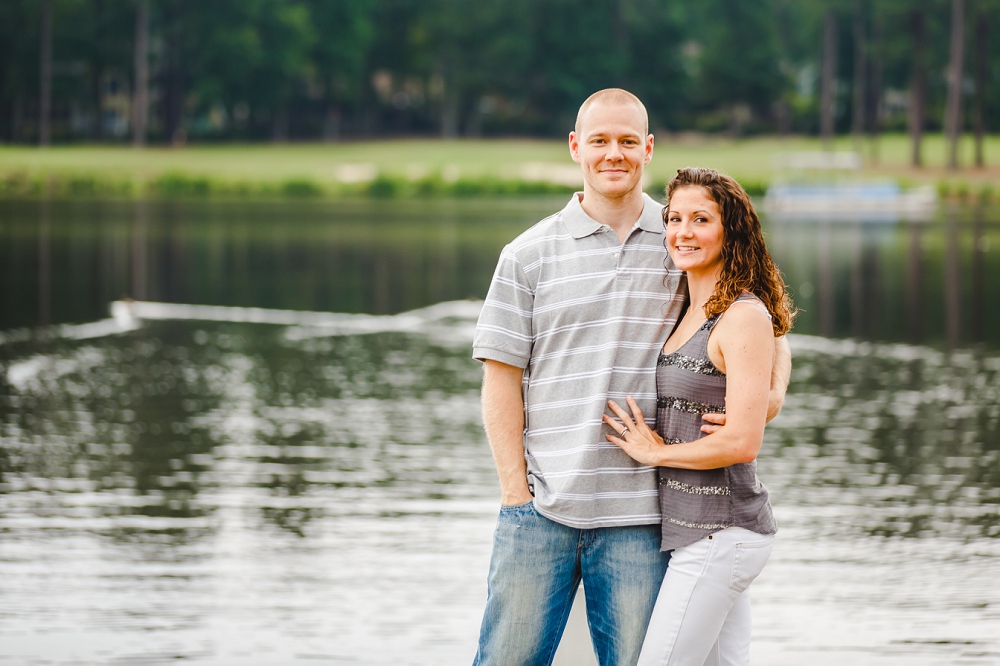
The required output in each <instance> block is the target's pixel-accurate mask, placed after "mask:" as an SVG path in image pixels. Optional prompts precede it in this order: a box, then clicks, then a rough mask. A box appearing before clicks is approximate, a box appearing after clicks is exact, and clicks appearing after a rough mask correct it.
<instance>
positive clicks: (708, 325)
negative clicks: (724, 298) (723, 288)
mask: <svg viewBox="0 0 1000 666" xmlns="http://www.w3.org/2000/svg"><path fill="white" fill-rule="evenodd" d="M741 302H747V303H753V304H754V305H757V306H758V307H761V308H763V309H764V312H767V318H768V319H772V317H771V313H770V311H768V309H767V306H766V305H764V301H762V300H760V299H759V298H757V296H756V295H754V294H751V293H750V292H749V291H744V292H743V293H742V294H740V295H739V296H737V297H736V299H735V300H733V302H732V303H730V304H729V307H730V308H731V307H733V305H734V304H735V303H741ZM728 311H729V308H726V310H725V311H723V312H720V313H719V314H715V315H712V316H711V317H709V318H708V320H707V321H706V322H705V323H704V325H703V326H702V328H703V329H704V330H707V331H708V332H709V333H711V332H712V329H714V328H715V325H716V324H718V323H719V320H720V319H722V315H724V314H726V312H728ZM706 341H707V339H706Z"/></svg>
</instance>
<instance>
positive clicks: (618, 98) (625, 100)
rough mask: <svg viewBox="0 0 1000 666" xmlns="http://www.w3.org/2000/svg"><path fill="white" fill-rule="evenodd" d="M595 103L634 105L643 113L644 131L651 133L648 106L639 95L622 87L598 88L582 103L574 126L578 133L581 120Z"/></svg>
mask: <svg viewBox="0 0 1000 666" xmlns="http://www.w3.org/2000/svg"><path fill="white" fill-rule="evenodd" d="M595 104H607V105H615V104H617V105H621V106H634V107H635V108H637V109H639V111H640V112H641V113H642V118H643V133H644V134H649V115H648V114H647V113H646V107H645V106H643V104H642V102H641V101H639V98H638V97H636V96H635V95H633V94H632V93H630V92H629V91H627V90H622V89H621V88H605V89H604V90H598V91H597V92H595V93H594V94H593V95H591V96H590V97H588V98H587V99H586V100H585V101H584V102H583V104H581V105H580V110H579V111H577V113H576V127H575V128H574V129H575V131H576V133H577V134H579V133H580V120H581V119H582V118H583V116H584V114H586V112H587V110H588V109H589V108H590V107H592V106H594V105H595Z"/></svg>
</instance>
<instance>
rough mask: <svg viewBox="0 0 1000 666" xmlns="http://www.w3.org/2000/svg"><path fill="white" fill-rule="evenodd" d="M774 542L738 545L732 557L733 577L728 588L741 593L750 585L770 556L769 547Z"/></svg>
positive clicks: (752, 542) (764, 541) (754, 542)
mask: <svg viewBox="0 0 1000 666" xmlns="http://www.w3.org/2000/svg"><path fill="white" fill-rule="evenodd" d="M773 543H774V540H773V539H772V538H768V539H767V540H761V541H751V542H749V543H746V542H744V543H738V544H736V548H735V551H736V552H735V555H734V557H733V577H732V579H731V580H730V581H729V587H730V588H731V589H732V590H734V591H736V592H743V591H744V590H746V589H747V588H748V587H750V583H752V582H753V581H754V579H756V578H757V576H759V575H760V572H761V571H763V570H764V565H765V564H767V559H768V558H769V557H770V556H771V546H772V545H773Z"/></svg>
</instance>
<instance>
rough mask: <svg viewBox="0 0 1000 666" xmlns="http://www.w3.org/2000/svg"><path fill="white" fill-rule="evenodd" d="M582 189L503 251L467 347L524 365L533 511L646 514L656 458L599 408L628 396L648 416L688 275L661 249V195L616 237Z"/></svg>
mask: <svg viewBox="0 0 1000 666" xmlns="http://www.w3.org/2000/svg"><path fill="white" fill-rule="evenodd" d="M579 196H580V195H574V196H573V198H572V199H571V200H570V202H569V203H568V204H567V205H566V207H565V208H563V210H562V211H560V212H559V213H556V214H555V215H553V216H551V217H548V218H546V219H544V220H542V221H541V222H539V223H538V224H536V225H535V226H533V227H531V228H530V229H528V230H527V231H525V232H524V233H523V234H521V235H520V236H518V237H517V238H516V239H515V240H514V241H513V242H512V243H511V244H510V245H508V246H506V247H505V248H504V249H503V252H501V253H500V260H499V262H498V264H497V269H496V273H495V274H494V276H493V282H492V283H491V285H490V290H489V293H488V294H487V296H486V301H485V302H484V304H483V310H482V314H481V315H480V317H479V323H478V324H477V326H476V335H475V340H474V342H473V356H474V357H475V358H477V359H479V360H487V359H489V360H494V361H500V362H501V363H507V364H509V365H513V366H517V367H520V368H524V369H525V371H524V384H523V391H524V404H525V430H524V448H525V459H526V460H527V467H528V477H529V482H530V483H531V485H532V489H533V491H534V493H535V507H536V508H537V510H538V511H539V512H540V513H542V514H543V515H545V516H547V517H548V518H550V519H552V520H554V521H556V522H559V523H562V524H564V525H569V526H571V527H581V528H592V527H610V526H616V525H646V524H655V523H659V522H660V508H659V503H658V498H657V473H656V468H654V467H648V466H645V465H640V464H639V463H637V462H635V461H634V460H632V459H631V458H629V457H628V456H627V455H626V454H625V453H624V452H623V451H622V450H621V449H619V448H618V447H617V446H615V445H614V444H612V443H611V442H608V441H607V440H606V439H604V436H605V435H606V434H607V433H609V432H610V430H609V429H608V428H607V426H605V425H604V424H603V423H602V422H601V416H602V415H603V414H604V413H605V411H607V401H608V399H614V400H615V401H616V402H618V403H619V404H622V405H624V404H625V396H626V395H631V396H632V397H633V398H635V400H636V401H637V402H638V403H639V406H640V407H641V408H642V411H643V414H644V416H645V417H646V419H647V422H648V423H649V424H650V425H651V426H652V424H653V422H654V420H655V417H656V359H657V356H658V355H659V352H660V349H661V348H662V347H663V343H664V342H665V341H666V338H667V335H668V334H669V332H670V330H671V329H672V328H673V325H674V322H675V320H676V319H677V316H678V314H679V313H680V310H681V306H682V305H683V302H684V295H685V294H686V291H687V289H686V284H685V281H684V276H683V273H682V272H681V271H678V270H676V269H675V268H674V267H673V264H672V263H671V262H670V259H669V257H668V256H667V251H666V248H665V247H664V229H663V219H662V217H661V210H662V206H661V205H660V204H658V203H657V202H656V201H654V200H653V199H652V198H650V197H648V196H645V195H644V200H643V203H644V205H643V209H642V215H641V216H640V217H639V220H638V222H637V223H636V225H635V227H633V229H632V231H631V232H630V233H629V236H628V238H627V239H626V240H625V242H624V243H619V241H618V236H617V235H616V234H615V232H614V231H613V230H612V229H611V228H610V227H608V226H607V225H602V224H600V223H598V222H596V221H595V220H594V219H592V218H591V217H590V216H588V215H587V214H586V213H585V212H583V208H582V207H581V206H580V199H579ZM668 268H669V270H668ZM608 413H610V411H609V412H608Z"/></svg>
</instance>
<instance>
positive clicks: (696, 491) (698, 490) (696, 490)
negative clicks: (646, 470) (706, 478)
mask: <svg viewBox="0 0 1000 666" xmlns="http://www.w3.org/2000/svg"><path fill="white" fill-rule="evenodd" d="M660 485H661V486H666V487H667V488H671V489H673V490H677V491H679V492H682V493H688V494H690V495H729V494H730V492H729V488H727V487H726V486H692V485H691V484H688V483H682V482H681V481H676V480H674V479H660Z"/></svg>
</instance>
